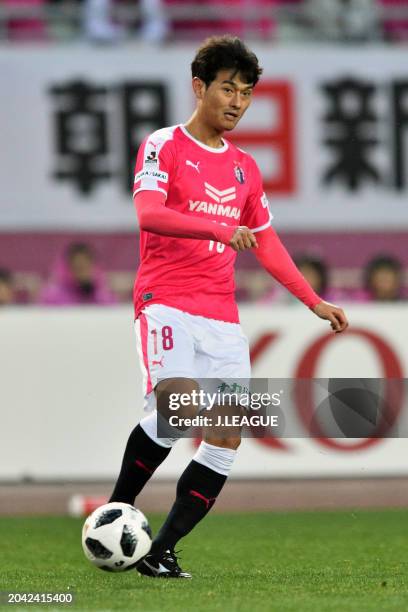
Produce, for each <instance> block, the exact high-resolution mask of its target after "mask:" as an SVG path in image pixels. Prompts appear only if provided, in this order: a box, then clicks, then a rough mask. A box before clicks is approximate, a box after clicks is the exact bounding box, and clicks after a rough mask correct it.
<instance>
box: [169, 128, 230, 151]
mask: <svg viewBox="0 0 408 612" xmlns="http://www.w3.org/2000/svg"><path fill="white" fill-rule="evenodd" d="M179 128H180V129H181V131H182V132H183V134H184V135H185V136H187V138H189V139H190V140H192V141H193V142H195V143H196V145H198V146H199V147H201V148H202V149H205V150H206V151H210V153H224V152H225V151H226V150H227V149H228V143H227V141H226V140H224V139H223V143H224V145H223V146H222V147H209V146H208V145H206V144H204V143H203V142H200V141H199V140H197V138H194V136H192V135H191V134H190V132H189V131H188V130H187V129H186V128H185V127H184V125H183V124H181V123H180V125H179Z"/></svg>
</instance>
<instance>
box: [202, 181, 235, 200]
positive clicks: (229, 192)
mask: <svg viewBox="0 0 408 612" xmlns="http://www.w3.org/2000/svg"><path fill="white" fill-rule="evenodd" d="M204 187H205V193H206V194H207V195H209V196H210V198H212V199H213V200H215V201H216V202H220V203H221V204H223V203H224V202H229V201H230V200H235V198H236V197H237V193H236V189H235V187H229V188H228V189H223V190H222V191H220V190H219V189H216V188H215V187H213V186H212V185H210V184H209V183H204Z"/></svg>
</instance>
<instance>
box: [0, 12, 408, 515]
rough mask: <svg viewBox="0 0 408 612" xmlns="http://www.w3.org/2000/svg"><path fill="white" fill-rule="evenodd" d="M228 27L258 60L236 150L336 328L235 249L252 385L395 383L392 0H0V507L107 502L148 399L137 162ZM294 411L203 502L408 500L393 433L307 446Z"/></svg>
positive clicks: (400, 344)
mask: <svg viewBox="0 0 408 612" xmlns="http://www.w3.org/2000/svg"><path fill="white" fill-rule="evenodd" d="M224 32H229V33H233V34H238V35H239V36H242V37H243V38H244V39H245V40H246V41H247V42H248V43H249V44H250V45H251V46H252V47H253V48H254V50H255V51H256V53H257V54H258V56H259V58H260V61H261V64H262V65H263V66H264V76H263V79H262V81H261V83H260V85H259V86H258V87H257V88H256V90H255V98H254V102H253V108H252V109H251V110H250V111H249V113H248V115H247V116H246V117H245V119H244V120H243V121H242V122H241V123H240V125H239V128H238V129H237V130H236V131H235V132H234V133H233V134H232V135H231V139H232V140H233V141H234V142H235V143H238V144H239V145H241V146H242V147H244V148H245V149H246V150H248V151H249V152H251V153H252V154H253V155H254V156H255V157H256V159H257V161H258V163H259V165H260V167H261V169H262V172H263V174H264V179H265V187H266V191H267V192H268V195H269V200H270V203H271V208H272V212H273V214H274V219H275V220H274V223H275V227H276V228H277V230H278V231H279V233H280V235H281V237H282V239H283V241H284V242H285V244H286V245H287V247H288V249H289V250H290V252H291V254H292V255H293V256H294V257H295V258H296V260H297V261H298V264H299V265H300V266H301V267H302V270H303V272H304V274H305V275H307V276H308V278H309V279H310V281H311V282H312V283H313V284H314V286H315V287H316V288H317V289H318V290H319V291H320V292H321V294H322V295H323V296H324V297H326V298H327V299H330V300H332V301H336V302H338V303H339V304H340V305H342V306H344V308H345V309H346V311H347V313H348V316H349V318H350V323H351V329H350V332H349V333H348V334H347V335H346V336H345V337H341V338H332V336H331V335H330V334H329V332H328V329H327V328H326V327H325V324H324V323H323V322H321V321H319V320H315V318H314V317H313V316H311V315H310V313H308V312H307V311H306V310H305V309H304V308H302V307H301V306H300V305H298V304H295V303H294V301H293V300H292V299H291V298H290V297H288V295H287V294H286V293H285V292H283V291H281V290H280V288H279V287H278V286H277V285H276V284H275V283H274V282H273V281H272V280H271V279H270V278H269V277H268V276H267V275H266V274H265V273H263V272H262V270H260V269H259V268H258V267H257V266H256V263H255V258H253V257H252V255H251V254H241V255H240V256H239V257H238V261H237V275H236V280H237V292H238V293H237V295H238V299H239V301H240V303H241V313H242V324H243V326H244V329H245V331H246V332H247V334H248V336H249V338H250V343H251V351H252V359H253V364H254V376H257V377H276V378H296V377H299V378H312V377H344V378H345V377H350V378H353V377H360V378H363V377H368V378H403V377H405V376H406V370H407V367H408V355H407V345H408V330H407V324H406V321H407V313H408V307H407V302H406V299H407V296H408V277H407V266H408V248H407V246H408V210H407V195H408V193H407V192H408V149H407V143H408V140H407V134H408V61H407V58H408V47H407V44H408V2H407V0H399V1H398V0H377V1H376V0H348V1H347V0H330V1H329V2H328V1H326V0H252V1H251V0H224V1H221V0H219V1H216V0H205V1H203V2H191V1H189V2H183V1H181V0H178V1H173V0H162V1H160V0H144V1H142V0H140V1H139V2H137V1H136V0H134V1H132V2H130V1H129V0H115V1H113V0H82V1H71V0H49V1H48V2H47V1H46V0H3V2H2V3H1V4H0V38H1V43H0V71H1V72H0V74H1V77H2V79H1V81H2V93H1V113H0V134H1V142H2V144H1V148H0V176H1V186H2V187H1V195H0V303H1V306H0V373H1V382H0V393H1V410H2V426H1V429H0V481H1V484H0V513H2V514H9V515H15V514H27V513H30V512H31V513H39V514H41V513H46V514H49V513H61V514H63V513H66V512H67V511H68V508H69V507H70V509H71V511H75V512H77V511H86V510H87V509H89V507H91V506H92V504H97V503H99V502H100V501H101V500H102V499H104V497H105V496H106V495H108V494H109V492H110V489H111V484H112V482H113V479H114V478H115V476H116V474H117V471H118V469H119V466H120V461H121V455H122V451H123V447H124V443H125V440H126V439H127V435H128V433H129V431H130V429H131V428H132V426H133V425H134V423H135V422H136V421H137V420H138V419H139V417H140V416H141V403H142V402H141V391H140V373H139V367H138V362H137V355H136V348H135V344H134V341H133V330H132V305H131V292H132V283H133V278H134V274H135V270H136V268H137V265H138V232H137V223H136V219H135V214H134V211H133V206H132V200H131V187H132V180H133V179H132V170H133V165H134V160H135V154H136V151H137V147H138V145H139V143H140V142H141V141H142V139H143V137H144V136H145V135H146V134H147V133H149V132H151V131H153V130H155V129H158V128H160V127H162V126H164V125H172V124H176V123H181V122H183V121H185V120H186V119H187V117H188V116H189V115H190V113H191V112H192V109H193V107H194V100H193V96H192V92H191V88H190V75H189V64H190V62H191V59H192V57H193V54H194V50H195V48H196V46H197V44H198V43H199V42H200V41H201V40H202V38H203V37H205V36H207V35H209V34H212V33H224ZM300 404H301V402H300ZM402 407H403V406H395V405H394V406H391V411H394V412H396V413H398V411H399V410H400V409H401V408H402ZM288 410H291V411H292V412H293V418H296V419H298V421H299V423H300V424H301V426H302V427H303V430H304V437H303V438H296V439H285V440H277V439H276V438H273V437H269V438H265V439H258V440H253V439H247V440H245V441H244V442H243V444H242V446H241V449H240V451H239V456H238V459H237V462H236V465H235V466H234V469H233V472H232V478H231V482H230V483H229V484H228V486H227V487H226V488H225V490H224V491H223V493H222V495H221V497H220V500H219V502H217V506H216V508H217V509H218V510H225V509H229V510H231V509H232V510H252V509H253V510H265V509H274V508H276V509H291V508H296V509H297V508H330V509H333V508H337V507H340V506H343V507H357V506H359V507H361V506H366V507H374V506H377V507H378V506H406V505H408V492H407V488H406V487H404V486H402V485H403V483H405V478H406V477H407V476H408V467H407V463H406V461H405V457H406V441H405V439H396V438H386V439H383V438H373V439H369V440H364V439H363V440H361V439H351V440H350V439H349V440H344V439H343V440H329V439H327V438H325V436H324V432H322V435H321V436H320V437H319V438H314V439H312V438H311V437H310V432H309V429H310V423H309V422H308V421H307V418H305V415H304V411H303V410H302V405H297V404H296V402H293V406H292V405H291V406H290V407H289V408H288ZM394 412H393V414H394ZM193 450H194V444H193V442H192V441H191V440H183V441H180V442H179V443H178V444H177V445H176V448H175V449H174V450H173V452H172V454H171V456H170V458H169V459H168V460H167V462H166V463H165V464H164V465H163V466H162V467H161V468H160V470H158V473H157V474H156V475H155V477H154V479H153V482H152V483H151V485H150V486H149V487H147V489H146V491H145V492H144V493H143V494H142V496H141V497H140V501H139V505H140V507H141V508H142V509H143V510H144V511H146V512H151V511H155V510H156V511H164V510H166V509H167V508H168V507H169V504H170V501H171V500H172V498H173V495H174V481H175V479H176V477H177V475H178V474H179V473H180V472H181V468H182V466H184V465H186V464H187V463H188V461H189V457H191V455H192V453H193ZM73 496H76V497H74V499H73ZM84 503H85V506H84Z"/></svg>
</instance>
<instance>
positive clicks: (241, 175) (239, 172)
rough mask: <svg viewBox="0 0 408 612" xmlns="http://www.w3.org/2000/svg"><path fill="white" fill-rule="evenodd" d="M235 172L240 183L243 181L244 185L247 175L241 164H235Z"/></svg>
mask: <svg viewBox="0 0 408 612" xmlns="http://www.w3.org/2000/svg"><path fill="white" fill-rule="evenodd" d="M234 173H235V178H236V179H237V181H238V183H241V185H243V184H244V183H245V175H244V171H243V169H242V168H241V166H235V168H234Z"/></svg>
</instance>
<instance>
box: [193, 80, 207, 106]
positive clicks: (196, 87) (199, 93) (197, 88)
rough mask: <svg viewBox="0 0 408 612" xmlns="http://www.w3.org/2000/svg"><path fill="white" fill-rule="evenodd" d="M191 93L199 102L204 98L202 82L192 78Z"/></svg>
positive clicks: (204, 88) (203, 84)
mask: <svg viewBox="0 0 408 612" xmlns="http://www.w3.org/2000/svg"><path fill="white" fill-rule="evenodd" d="M192 84H193V91H194V94H195V97H196V98H197V100H201V99H202V98H203V96H204V93H205V90H206V87H205V83H204V81H202V80H201V79H199V78H198V77H193V83H192Z"/></svg>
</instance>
